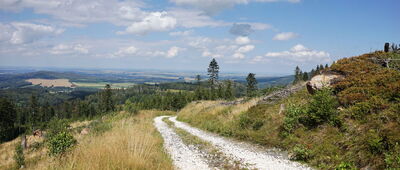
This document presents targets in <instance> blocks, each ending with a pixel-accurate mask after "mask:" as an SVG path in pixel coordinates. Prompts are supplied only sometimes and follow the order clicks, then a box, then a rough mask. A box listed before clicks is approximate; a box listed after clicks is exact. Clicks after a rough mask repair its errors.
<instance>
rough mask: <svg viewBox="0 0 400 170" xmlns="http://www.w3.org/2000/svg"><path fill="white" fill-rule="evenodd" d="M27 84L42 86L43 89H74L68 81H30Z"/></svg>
mask: <svg viewBox="0 0 400 170" xmlns="http://www.w3.org/2000/svg"><path fill="white" fill-rule="evenodd" d="M26 81H27V82H30V83H32V84H33V85H40V86H42V87H73V86H74V84H72V83H71V82H70V81H69V80H68V79H28V80H26Z"/></svg>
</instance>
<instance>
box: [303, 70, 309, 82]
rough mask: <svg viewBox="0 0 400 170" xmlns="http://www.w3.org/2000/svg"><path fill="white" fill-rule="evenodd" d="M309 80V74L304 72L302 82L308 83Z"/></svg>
mask: <svg viewBox="0 0 400 170" xmlns="http://www.w3.org/2000/svg"><path fill="white" fill-rule="evenodd" d="M308 78H309V77H308V73H307V72H304V73H303V78H302V80H303V81H307V80H308Z"/></svg>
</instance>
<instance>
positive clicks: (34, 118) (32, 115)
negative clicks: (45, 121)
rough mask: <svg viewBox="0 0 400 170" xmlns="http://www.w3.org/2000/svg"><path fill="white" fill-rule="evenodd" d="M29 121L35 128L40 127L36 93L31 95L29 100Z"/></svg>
mask: <svg viewBox="0 0 400 170" xmlns="http://www.w3.org/2000/svg"><path fill="white" fill-rule="evenodd" d="M29 123H30V126H31V128H32V129H33V130H35V129H36V128H38V126H39V125H38V124H39V123H40V115H39V104H38V101H37V98H36V96H35V95H31V98H30V100H29Z"/></svg>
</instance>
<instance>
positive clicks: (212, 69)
mask: <svg viewBox="0 0 400 170" xmlns="http://www.w3.org/2000/svg"><path fill="white" fill-rule="evenodd" d="M207 71H208V75H209V76H210V78H209V79H208V82H209V83H210V86H211V89H215V87H216V85H217V83H218V82H217V81H218V73H219V66H218V63H217V61H216V60H215V58H213V59H212V60H211V62H210V65H209V66H208V70H207Z"/></svg>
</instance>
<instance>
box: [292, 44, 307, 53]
mask: <svg viewBox="0 0 400 170" xmlns="http://www.w3.org/2000/svg"><path fill="white" fill-rule="evenodd" d="M290 50H292V51H294V52H299V51H307V50H308V49H307V48H306V47H304V45H301V44H297V45H295V46H293V47H292V48H291V49H290Z"/></svg>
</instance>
